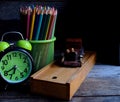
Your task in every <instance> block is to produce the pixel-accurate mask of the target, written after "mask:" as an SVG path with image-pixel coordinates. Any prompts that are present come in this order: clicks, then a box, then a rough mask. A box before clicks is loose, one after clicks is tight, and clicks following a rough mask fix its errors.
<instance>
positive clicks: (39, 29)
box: [35, 10, 44, 40]
mask: <svg viewBox="0 0 120 102" xmlns="http://www.w3.org/2000/svg"><path fill="white" fill-rule="evenodd" d="M43 12H44V11H43V10H39V11H38V15H39V16H38V26H37V30H36V31H37V32H36V34H35V40H38V39H39V36H40V35H41V32H40V31H41V25H42V20H43Z"/></svg>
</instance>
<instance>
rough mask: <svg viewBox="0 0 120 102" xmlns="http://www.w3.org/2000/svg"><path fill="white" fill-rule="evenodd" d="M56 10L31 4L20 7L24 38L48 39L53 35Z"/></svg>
mask: <svg viewBox="0 0 120 102" xmlns="http://www.w3.org/2000/svg"><path fill="white" fill-rule="evenodd" d="M57 14H58V11H57V9H55V8H54V7H49V6H44V7H43V6H41V5H36V6H34V5H32V6H25V7H20V19H21V21H22V23H23V25H25V26H24V27H23V28H24V33H25V34H24V36H25V39H26V40H48V39H51V38H53V37H54V33H55V25H56V19H57Z"/></svg>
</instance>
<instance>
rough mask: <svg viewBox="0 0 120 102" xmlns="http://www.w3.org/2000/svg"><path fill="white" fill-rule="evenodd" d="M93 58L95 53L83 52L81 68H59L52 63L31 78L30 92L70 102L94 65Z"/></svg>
mask: <svg viewBox="0 0 120 102" xmlns="http://www.w3.org/2000/svg"><path fill="white" fill-rule="evenodd" d="M95 58H96V53H95V52H85V56H84V58H83V65H82V66H81V67H76V68H72V67H71V68H70V67H69V68H68V67H61V66H58V65H56V64H55V63H54V62H53V63H51V64H49V65H47V66H45V67H44V68H42V69H41V70H39V71H38V72H36V73H34V74H33V75H32V76H31V81H30V82H31V92H33V93H40V94H44V95H48V96H53V97H56V98H61V99H65V100H70V99H71V98H72V96H73V95H74V93H75V92H76V91H77V89H78V88H79V86H80V85H81V83H82V82H83V81H84V79H85V78H86V76H87V74H88V73H89V71H90V70H91V68H92V67H93V65H94V64H95ZM56 90H57V91H56Z"/></svg>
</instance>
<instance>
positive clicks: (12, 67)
mask: <svg viewBox="0 0 120 102" xmlns="http://www.w3.org/2000/svg"><path fill="white" fill-rule="evenodd" d="M13 69H14V67H12V68H11V69H9V70H8V71H6V72H10V71H11V70H13Z"/></svg>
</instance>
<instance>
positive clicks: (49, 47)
mask: <svg viewBox="0 0 120 102" xmlns="http://www.w3.org/2000/svg"><path fill="white" fill-rule="evenodd" d="M55 40H56V37H54V38H52V39H50V40H30V43H31V45H32V51H31V55H32V57H33V62H34V72H36V71H38V70H39V69H41V68H43V67H44V66H46V65H48V64H49V63H51V62H52V61H54V41H55Z"/></svg>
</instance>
